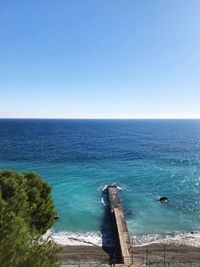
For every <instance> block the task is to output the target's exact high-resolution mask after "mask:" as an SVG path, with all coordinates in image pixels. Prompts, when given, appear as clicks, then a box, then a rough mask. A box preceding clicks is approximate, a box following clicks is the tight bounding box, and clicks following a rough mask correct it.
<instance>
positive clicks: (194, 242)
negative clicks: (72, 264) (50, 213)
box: [44, 230, 200, 248]
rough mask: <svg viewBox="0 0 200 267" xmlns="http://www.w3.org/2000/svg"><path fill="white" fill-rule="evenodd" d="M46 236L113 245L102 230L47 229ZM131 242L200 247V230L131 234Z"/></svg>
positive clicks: (81, 243)
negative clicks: (57, 230)
mask: <svg viewBox="0 0 200 267" xmlns="http://www.w3.org/2000/svg"><path fill="white" fill-rule="evenodd" d="M44 238H50V239H52V240H54V241H55V242H56V243H57V244H59V245H61V246H94V247H101V246H102V243H104V245H105V244H106V246H107V247H112V246H113V243H112V240H111V239H109V237H107V240H104V242H102V234H101V233H100V232H64V231H63V232H54V231H52V230H49V231H47V233H46V234H45V235H44ZM130 238H131V244H132V246H133V247H144V246H150V245H152V244H164V245H177V246H181V245H182V246H190V247H194V248H200V231H195V232H188V233H181V232H177V233H168V234H163V235H161V234H147V235H131V234H130Z"/></svg>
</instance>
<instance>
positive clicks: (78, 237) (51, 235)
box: [43, 230, 102, 247]
mask: <svg viewBox="0 0 200 267" xmlns="http://www.w3.org/2000/svg"><path fill="white" fill-rule="evenodd" d="M43 237H44V238H45V239H47V238H48V239H51V240H53V241H55V242H56V243H57V244H59V245H61V246H66V245H70V246H83V245H85V246H86V245H87V246H100V247H101V246H102V238H101V233H100V232H86V233H75V232H54V231H52V230H48V231H47V233H46V234H45V235H44V236H43Z"/></svg>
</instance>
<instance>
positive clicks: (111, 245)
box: [101, 189, 122, 264]
mask: <svg viewBox="0 0 200 267" xmlns="http://www.w3.org/2000/svg"><path fill="white" fill-rule="evenodd" d="M102 202H103V203H104V214H103V219H102V223H101V235H102V248H103V250H104V251H105V252H107V253H108V254H109V261H110V264H111V263H112V262H113V260H114V259H121V257H122V254H121V248H120V242H119V236H118V233H117V224H116V219H115V216H114V214H111V211H110V206H109V199H108V191H107V189H105V190H103V191H102Z"/></svg>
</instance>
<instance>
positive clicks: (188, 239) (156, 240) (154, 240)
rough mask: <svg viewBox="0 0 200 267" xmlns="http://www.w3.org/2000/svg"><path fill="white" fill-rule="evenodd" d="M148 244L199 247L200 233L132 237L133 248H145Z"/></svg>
mask: <svg viewBox="0 0 200 267" xmlns="http://www.w3.org/2000/svg"><path fill="white" fill-rule="evenodd" d="M150 244H166V245H167V244H174V245H187V246H192V247H200V232H190V233H175V234H164V235H161V234H152V235H151V234H148V235H133V236H132V245H133V246H146V245H150Z"/></svg>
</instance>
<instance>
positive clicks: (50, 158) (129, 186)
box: [0, 119, 200, 234]
mask: <svg viewBox="0 0 200 267" xmlns="http://www.w3.org/2000/svg"><path fill="white" fill-rule="evenodd" d="M0 168H2V169H14V170H17V171H30V170H31V171H36V172H38V173H39V174H40V175H42V176H43V177H44V178H45V179H46V180H47V181H48V182H49V183H50V184H51V185H52V188H53V192H52V194H53V199H54V202H55V206H56V210H57V211H58V213H59V215H60V219H59V220H58V221H57V222H56V224H55V225H54V229H55V230H56V231H63V230H65V231H78V232H79V231H97V230H99V229H100V227H101V222H102V216H103V211H104V207H103V205H102V203H101V201H100V200H101V188H102V187H103V186H104V185H105V184H110V183H117V184H118V185H120V186H121V187H122V189H123V190H122V192H121V196H122V200H123V204H124V207H125V209H126V211H127V221H128V226H129V230H130V231H131V232H133V233H136V234H147V233H150V234H152V233H167V232H175V231H183V232H184V231H186V232H187V231H191V230H200V121H199V120H6V119H4V120H0ZM163 195H165V196H168V197H169V198H170V203H169V205H161V204H160V203H159V202H158V201H155V199H157V198H158V197H159V196H163Z"/></svg>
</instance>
